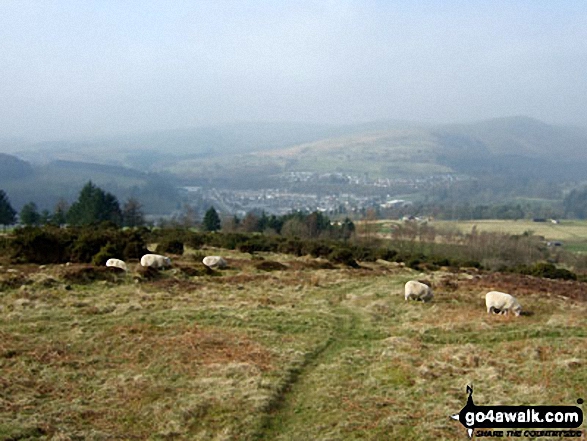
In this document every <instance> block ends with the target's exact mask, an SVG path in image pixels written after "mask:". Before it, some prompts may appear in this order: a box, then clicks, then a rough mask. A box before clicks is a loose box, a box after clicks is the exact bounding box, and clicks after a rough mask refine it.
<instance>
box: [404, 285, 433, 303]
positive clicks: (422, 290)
mask: <svg viewBox="0 0 587 441" xmlns="http://www.w3.org/2000/svg"><path fill="white" fill-rule="evenodd" d="M404 293H405V299H406V300H409V299H413V300H421V301H423V302H428V301H430V300H432V297H434V294H433V293H432V288H430V287H429V286H428V285H426V284H425V283H422V282H418V281H416V280H410V281H409V282H406V286H405V287H404Z"/></svg>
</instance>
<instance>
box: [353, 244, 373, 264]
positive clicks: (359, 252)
mask: <svg viewBox="0 0 587 441" xmlns="http://www.w3.org/2000/svg"><path fill="white" fill-rule="evenodd" d="M351 251H352V253H353V258H354V259H356V260H359V261H363V262H375V261H376V260H377V257H376V253H375V249H374V248H371V247H368V246H359V245H355V246H353V247H352V248H351Z"/></svg>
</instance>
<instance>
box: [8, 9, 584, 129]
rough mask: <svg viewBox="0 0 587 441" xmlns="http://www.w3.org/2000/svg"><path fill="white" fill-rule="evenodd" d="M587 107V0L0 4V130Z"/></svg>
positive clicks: (439, 117)
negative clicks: (586, 0)
mask: <svg viewBox="0 0 587 441" xmlns="http://www.w3.org/2000/svg"><path fill="white" fill-rule="evenodd" d="M586 108H587V2H585V1H584V0H577V1H570V0H569V1H566V0H561V1H553V0H546V1H540V0H509V1H505V0H504V1H501V0H495V1H490V0H487V1H476V0H461V1H456V0H454V1H450V0H448V1H440V0H437V1H432V0H430V1H424V0H419V1H417V0H395V1H394V0H387V1H383V0H379V1H375V0H372V1H369V0H356V1H350V0H349V1H343V0H341V1H328V0H314V1H306V0H299V1H287V0H273V1H270V0H266V1H262V0H238V1H223V0H209V1H208V0H205V1H198V0H189V1H188V0H186V1H181V0H172V1H164V0H136V1H133V0H100V1H99V0H93V1H92V0H35V1H30V0H0V138H6V137H25V138H29V139H35V140H41V139H47V140H52V139H64V138H70V137H84V136H93V135H108V134H116V133H133V132H140V131H148V130H158V129H167V128H180V127H191V126H202V125H207V124H215V123H222V122H232V121H297V122H320V123H322V122H328V123H346V122H356V121H371V120H380V119H402V120H413V121H426V122H453V121H459V122H460V121H471V120H478V119H484V118H491V117H498V116H512V115H526V116H532V117H535V118H538V119H541V120H543V121H545V122H550V123H563V124H574V125H582V126H587V112H586Z"/></svg>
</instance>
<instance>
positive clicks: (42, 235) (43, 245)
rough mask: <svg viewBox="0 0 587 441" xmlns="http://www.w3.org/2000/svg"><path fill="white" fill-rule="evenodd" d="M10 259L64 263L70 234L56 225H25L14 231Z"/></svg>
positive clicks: (70, 239)
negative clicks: (39, 226) (41, 226)
mask: <svg viewBox="0 0 587 441" xmlns="http://www.w3.org/2000/svg"><path fill="white" fill-rule="evenodd" d="M14 235H15V237H14V239H13V240H12V241H11V243H10V245H9V247H10V249H11V253H10V256H11V259H12V260H14V261H16V262H22V263H39V264H47V263H64V262H67V261H68V260H69V254H70V250H71V247H72V242H73V237H72V235H71V234H70V233H69V232H67V231H65V230H61V229H59V228H57V227H47V228H34V227H26V228H21V229H17V230H15V231H14Z"/></svg>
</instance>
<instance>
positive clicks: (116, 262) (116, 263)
mask: <svg viewBox="0 0 587 441" xmlns="http://www.w3.org/2000/svg"><path fill="white" fill-rule="evenodd" d="M106 266H109V267H114V268H120V269H121V270H124V271H126V263H124V260H120V259H108V260H107V261H106Z"/></svg>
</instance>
